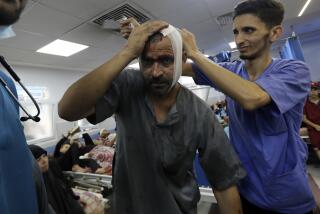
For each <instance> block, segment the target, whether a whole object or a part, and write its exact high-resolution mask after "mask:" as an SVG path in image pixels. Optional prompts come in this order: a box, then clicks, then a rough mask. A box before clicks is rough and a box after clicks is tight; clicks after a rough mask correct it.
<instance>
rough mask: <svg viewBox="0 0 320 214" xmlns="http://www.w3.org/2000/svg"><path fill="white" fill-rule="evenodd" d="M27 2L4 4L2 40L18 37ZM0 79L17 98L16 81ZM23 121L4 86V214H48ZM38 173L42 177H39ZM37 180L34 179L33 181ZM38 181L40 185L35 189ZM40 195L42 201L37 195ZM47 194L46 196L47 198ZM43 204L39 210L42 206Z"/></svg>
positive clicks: (0, 162) (0, 114)
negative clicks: (18, 23) (15, 28)
mask: <svg viewBox="0 0 320 214" xmlns="http://www.w3.org/2000/svg"><path fill="white" fill-rule="evenodd" d="M26 2H27V1H26V0H0V39H4V38H9V37H11V36H12V35H14V33H13V31H12V29H11V25H12V24H13V23H14V22H16V21H17V20H18V19H19V17H20V14H21V11H22V10H23V9H24V7H25V5H26ZM0 78H1V79H2V80H3V82H5V83H6V85H7V86H8V87H9V89H10V90H11V92H12V93H13V94H14V95H15V96H17V91H16V88H15V85H14V83H13V81H12V80H11V79H10V78H9V77H8V76H7V75H5V74H4V73H3V72H2V71H0ZM35 164H36V163H35V162H34V159H32V154H31V152H30V151H29V149H28V146H27V143H26V139H25V136H24V133H23V127H22V125H21V122H20V119H19V107H18V105H17V104H16V103H15V102H14V100H13V99H12V98H11V97H10V95H9V93H8V91H7V90H6V89H5V87H4V85H3V84H1V85H0V213H1V214H21V213H25V214H36V213H47V211H48V204H47V201H46V195H45V190H44V189H43V187H44V186H42V178H41V174H40V177H39V171H37V170H36V168H34V167H37V166H36V165H35ZM37 173H38V174H37ZM33 176H34V177H33ZM35 181H36V185H35ZM36 190H37V192H38V193H41V194H42V195H41V194H38V198H37V194H36ZM43 193H44V194H43ZM37 199H38V200H39V202H40V203H39V205H41V206H39V207H38V202H37Z"/></svg>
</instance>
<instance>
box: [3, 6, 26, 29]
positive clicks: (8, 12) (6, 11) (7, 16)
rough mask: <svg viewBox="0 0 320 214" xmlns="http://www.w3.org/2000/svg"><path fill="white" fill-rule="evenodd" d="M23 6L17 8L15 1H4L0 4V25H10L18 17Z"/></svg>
mask: <svg viewBox="0 0 320 214" xmlns="http://www.w3.org/2000/svg"><path fill="white" fill-rule="evenodd" d="M22 10H23V7H19V8H17V5H16V1H10V0H8V1H6V3H2V4H1V5H0V25H4V26H6V25H12V24H14V23H15V22H16V21H17V20H18V19H19V17H20V14H21V11H22Z"/></svg>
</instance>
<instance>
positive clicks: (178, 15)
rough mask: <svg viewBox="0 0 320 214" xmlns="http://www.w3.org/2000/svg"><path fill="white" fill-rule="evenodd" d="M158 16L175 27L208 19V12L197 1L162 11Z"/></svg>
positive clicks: (203, 5)
mask: <svg viewBox="0 0 320 214" xmlns="http://www.w3.org/2000/svg"><path fill="white" fill-rule="evenodd" d="M159 18H160V19H162V20H165V21H168V22H169V23H170V24H173V25H175V26H177V27H182V26H185V25H191V24H196V23H199V22H201V21H204V20H207V19H209V18H210V12H209V10H208V9H207V8H206V6H205V4H204V3H202V2H201V1H199V2H198V3H194V4H189V5H185V6H184V7H183V8H181V9H177V10H176V11H175V12H169V13H164V14H162V15H161V16H160V17H159Z"/></svg>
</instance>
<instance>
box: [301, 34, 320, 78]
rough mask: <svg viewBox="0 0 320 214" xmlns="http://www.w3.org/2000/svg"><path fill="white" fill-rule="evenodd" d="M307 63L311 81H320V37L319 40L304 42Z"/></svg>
mask: <svg viewBox="0 0 320 214" xmlns="http://www.w3.org/2000/svg"><path fill="white" fill-rule="evenodd" d="M301 46H302V49H303V54H304V57H305V61H306V63H307V65H308V66H309V68H310V72H311V80H312V81H320V36H319V39H317V40H312V41H302V42H301Z"/></svg>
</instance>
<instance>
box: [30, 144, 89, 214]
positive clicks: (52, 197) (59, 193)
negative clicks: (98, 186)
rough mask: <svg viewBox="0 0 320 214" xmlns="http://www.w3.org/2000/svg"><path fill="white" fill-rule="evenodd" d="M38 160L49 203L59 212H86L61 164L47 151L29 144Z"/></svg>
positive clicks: (63, 213)
mask: <svg viewBox="0 0 320 214" xmlns="http://www.w3.org/2000/svg"><path fill="white" fill-rule="evenodd" d="M29 149H30V150H31V152H32V154H33V156H34V158H35V159H36V160H37V163H38V165H39V168H40V170H41V172H42V175H43V180H44V183H45V186H46V191H47V196H48V201H49V204H50V205H51V206H52V208H53V209H54V210H55V212H56V213H57V214H69V213H70V214H73V213H77V214H78V213H79V214H84V211H83V208H82V207H81V205H80V202H79V197H78V196H75V195H74V194H73V192H72V190H71V187H70V186H69V185H68V182H67V180H66V179H65V178H64V176H63V174H62V170H61V168H60V166H59V164H58V163H57V162H56V161H55V160H54V159H50V160H49V158H48V156H47V152H46V151H45V150H44V149H42V148H41V147H39V146H37V145H29Z"/></svg>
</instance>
